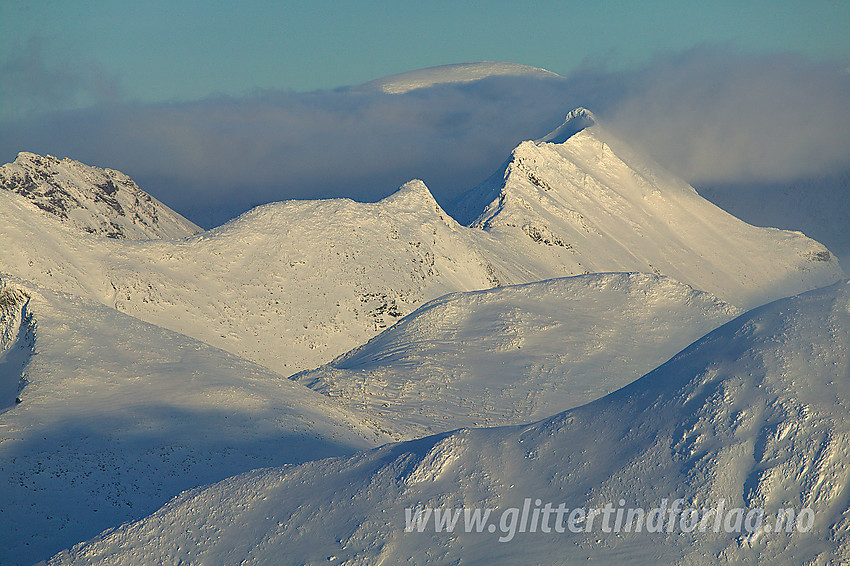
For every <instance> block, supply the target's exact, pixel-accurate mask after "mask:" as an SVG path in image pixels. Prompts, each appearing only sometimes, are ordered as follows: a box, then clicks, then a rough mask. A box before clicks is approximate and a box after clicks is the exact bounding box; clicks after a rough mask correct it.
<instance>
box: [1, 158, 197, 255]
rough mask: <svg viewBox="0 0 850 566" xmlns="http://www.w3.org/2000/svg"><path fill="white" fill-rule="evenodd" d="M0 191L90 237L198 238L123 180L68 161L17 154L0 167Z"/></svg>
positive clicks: (115, 174)
mask: <svg viewBox="0 0 850 566" xmlns="http://www.w3.org/2000/svg"><path fill="white" fill-rule="evenodd" d="M0 188H2V189H6V190H7V191H11V192H13V193H16V194H18V195H20V196H22V197H23V198H25V199H26V200H28V201H29V202H30V203H31V204H32V205H33V206H34V207H37V208H38V209H40V210H41V211H43V212H45V213H47V214H49V215H52V216H53V217H55V218H58V219H61V220H62V221H63V222H66V223H68V224H70V225H72V226H74V227H76V228H78V229H80V230H83V231H85V232H88V233H90V234H100V235H102V236H108V237H110V238H127V239H131V240H144V239H150V238H185V237H186V236H191V235H192V234H197V233H199V232H201V229H200V228H198V227H197V226H195V225H194V224H192V223H191V222H189V221H188V220H186V219H185V218H183V217H182V216H180V215H179V214H177V213H176V212H174V211H173V210H171V209H170V208H168V207H167V206H165V205H164V204H162V203H161V202H159V201H158V200H156V199H155V198H153V197H152V196H150V195H149V194H147V193H146V192H144V191H143V190H141V189H140V188H139V186H138V185H137V184H136V183H134V182H133V180H132V179H130V178H129V177H128V176H127V175H124V174H123V173H121V172H119V171H114V170H112V169H100V168H99V167H91V166H89V165H85V164H83V163H80V162H79V161H74V160H72V159H68V158H65V159H62V160H59V159H57V158H55V157H53V156H51V155H48V156H45V157H42V156H40V155H35V154H34V153H26V152H22V153H20V154H18V158H17V159H16V160H15V161H14V163H7V164H6V165H3V166H1V167H0Z"/></svg>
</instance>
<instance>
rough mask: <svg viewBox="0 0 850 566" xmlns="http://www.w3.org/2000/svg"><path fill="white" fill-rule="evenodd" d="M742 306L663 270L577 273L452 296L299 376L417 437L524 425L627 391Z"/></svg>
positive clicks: (428, 306) (442, 298) (317, 387)
mask: <svg viewBox="0 0 850 566" xmlns="http://www.w3.org/2000/svg"><path fill="white" fill-rule="evenodd" d="M739 313H740V310H739V309H737V308H736V307H733V306H732V305H729V304H728V303H724V302H723V301H721V300H719V299H717V298H716V297H714V296H712V295H710V294H708V293H704V292H701V291H695V290H694V289H692V288H690V287H688V286H686V285H683V284H682V283H679V282H677V281H674V280H672V279H669V278H666V277H659V276H657V275H652V274H645V273H607V274H591V275H578V276H575V277H569V278H561V279H552V280H548V281H542V282H538V283H528V284H525V285H517V286H511V287H502V288H499V289H491V290H487V291H476V292H470V293H456V294H451V295H446V296H444V297H441V298H439V299H436V300H434V301H431V302H429V303H427V304H426V305H424V306H422V307H420V308H419V309H417V310H416V311H415V312H413V313H412V314H410V315H408V316H407V317H405V318H404V319H402V320H401V321H399V322H398V323H397V324H395V325H394V326H392V327H391V328H389V329H387V330H385V331H384V332H383V333H381V334H379V335H378V336H376V337H375V338H373V339H372V340H371V341H369V342H368V343H367V344H365V345H363V346H360V347H359V348H356V349H355V350H353V351H351V352H349V353H347V354H345V355H343V356H341V357H339V358H337V359H336V360H334V361H333V362H332V363H330V364H327V365H325V366H322V367H320V368H318V369H316V370H313V371H306V372H302V373H299V374H296V375H294V376H292V378H291V379H294V380H296V381H298V382H300V383H303V384H304V385H307V386H308V387H310V388H312V389H314V390H316V391H319V392H321V393H324V394H326V395H329V396H331V397H333V398H335V399H338V400H340V401H341V402H342V403H343V404H345V405H346V406H352V407H356V408H358V409H363V410H365V411H367V412H368V413H369V414H374V415H381V416H382V417H384V418H386V419H388V420H391V421H392V422H393V423H394V424H395V425H396V427H397V428H400V429H404V430H411V431H415V432H416V433H417V435H418V436H422V435H423V434H425V433H428V432H431V433H434V432H442V431H446V430H452V429H455V428H460V427H464V426H493V425H504V424H521V423H527V422H531V421H534V420H537V419H540V418H543V417H546V416H549V415H552V414H554V413H558V412H561V411H563V410H565V409H569V408H572V407H576V406H579V405H583V404H585V403H587V402H589V401H592V400H594V399H598V398H599V397H602V396H603V395H605V394H607V393H610V392H612V391H614V390H615V389H619V388H620V387H622V386H623V385H626V384H627V383H629V382H631V381H633V380H634V379H636V378H638V377H640V376H641V375H643V374H644V373H646V372H647V371H649V370H651V369H653V368H655V367H656V366H658V365H659V364H661V363H663V362H665V361H667V359H669V358H670V356H672V355H673V354H675V353H676V352H678V351H679V350H681V349H682V348H684V347H685V346H687V345H688V344H690V343H691V342H692V341H694V340H696V339H697V338H700V337H702V336H703V335H705V334H706V333H708V332H710V331H711V330H714V329H715V328H717V327H718V326H720V325H721V324H723V323H724V322H727V321H728V320H730V319H731V318H733V317H734V316H735V315H737V314H739Z"/></svg>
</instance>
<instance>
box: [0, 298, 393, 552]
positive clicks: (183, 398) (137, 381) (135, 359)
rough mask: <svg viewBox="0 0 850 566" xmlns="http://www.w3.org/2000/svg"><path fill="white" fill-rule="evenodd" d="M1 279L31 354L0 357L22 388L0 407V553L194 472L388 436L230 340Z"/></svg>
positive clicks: (65, 534)
mask: <svg viewBox="0 0 850 566" xmlns="http://www.w3.org/2000/svg"><path fill="white" fill-rule="evenodd" d="M0 285H2V287H0V325H3V326H2V327H3V328H4V329H5V328H6V326H9V327H10V328H12V327H15V328H17V329H19V330H18V331H17V332H14V331H13V332H12V333H11V334H16V333H17V334H19V335H20V334H22V332H21V331H20V329H21V328H29V329H30V331H29V332H28V333H23V336H24V337H27V339H28V346H29V349H28V351H29V350H31V349H32V346H33V341H32V338H33V332H32V329H33V328H36V327H35V325H34V324H33V323H32V321H31V320H30V319H32V318H34V319H35V322H37V328H36V329H35V333H34V337H35V339H34V346H35V352H36V353H35V354H34V355H32V356H28V357H27V358H26V359H18V360H17V361H16V362H15V363H14V364H12V363H9V360H8V354H9V351H8V350H7V351H6V352H5V353H4V354H3V356H2V357H0V381H2V385H3V386H4V389H3V391H4V392H5V384H6V383H7V382H8V383H10V384H11V385H13V386H14V387H15V388H17V387H18V385H19V383H20V381H21V377H22V376H25V381H24V384H25V386H24V387H23V391H22V392H21V393H20V396H21V398H22V400H23V402H22V403H20V404H17V405H15V404H14V403H12V405H13V407H12V408H7V410H5V411H4V412H2V413H0V477H2V478H3V488H2V489H0V510H2V512H0V564H32V563H33V562H35V561H37V560H41V559H45V558H48V557H49V556H50V555H51V554H53V553H55V552H57V551H59V550H60V549H62V548H65V547H67V546H69V545H71V544H74V543H76V542H78V541H79V540H81V539H86V538H89V537H91V536H94V535H96V534H97V533H98V532H100V531H102V530H103V529H105V528H108V527H112V526H115V525H119V524H121V523H122V522H124V521H127V520H131V519H138V518H140V517H144V516H145V515H147V514H149V513H151V512H153V511H155V510H156V509H157V508H159V507H160V506H162V505H163V504H164V503H166V502H167V501H168V500H169V499H170V498H171V497H173V496H175V495H177V494H178V493H180V492H181V491H183V490H186V489H189V488H192V487H195V486H198V485H203V484H206V483H209V482H213V481H218V480H221V479H223V478H225V477H227V476H230V475H233V474H236V473H241V472H245V471H248V470H251V469H255V468H259V467H263V466H270V465H275V466H279V465H282V464H283V463H301V462H304V461H307V460H312V459H316V458H323V457H327V456H332V455H339V454H350V453H352V452H354V451H356V450H360V449H363V448H369V447H372V446H375V445H377V444H381V443H383V442H386V441H387V440H389V437H388V436H386V435H385V434H384V433H383V432H381V427H380V426H379V423H378V421H377V420H376V419H372V418H370V417H367V416H366V415H363V414H360V413H357V412H356V411H350V410H347V409H343V408H340V407H339V406H338V405H337V404H336V403H334V402H332V401H330V400H329V399H327V398H326V397H324V396H322V395H319V394H318V393H314V392H313V391H310V390H309V389H307V388H306V387H303V386H301V385H298V384H295V383H293V382H292V381H290V380H288V379H286V378H285V377H283V376H280V375H277V374H274V373H272V372H270V371H269V370H267V369H264V368H262V367H260V366H257V365H256V364H253V363H250V362H247V361H245V360H242V359H240V358H237V357H236V356H233V355H232V354H228V353H226V352H223V351H221V350H217V349H215V348H212V347H210V346H207V345H206V344H202V343H200V342H197V341H195V340H192V339H190V338H187V337H185V336H181V335H179V334H176V333H174V332H170V331H167V330H164V329H161V328H158V327H155V326H152V325H149V324H146V323H143V322H140V321H138V320H136V319H134V318H131V317H128V316H125V315H123V314H120V313H118V312H116V311H115V310H113V309H109V308H107V307H104V306H102V305H95V304H93V303H90V302H88V301H85V300H83V299H79V298H73V297H70V296H68V295H62V294H58V293H54V292H52V291H47V290H44V289H38V288H36V287H34V286H33V285H32V284H30V283H26V284H18V283H14V282H11V283H8V284H7V283H5V282H0ZM10 297H11V298H12V299H10ZM24 299H26V301H25V300H24ZM6 305H12V308H11V309H6V308H5V307H6ZM23 305H26V308H25V309H24V308H23ZM22 309H23V311H22ZM7 310H9V311H10V313H11V314H12V315H13V316H14V313H15V312H17V313H18V315H17V319H16V320H11V321H9V320H7V318H6V314H7ZM21 312H24V315H25V317H24V319H25V320H24V323H21V320H22V319H21V316H20V313H21ZM6 322H10V323H9V324H8V325H7V324H6ZM3 338H5V333H4V335H3ZM17 342H19V344H18V347H21V346H22V344H20V342H27V340H21V338H18V339H17ZM11 344H14V342H12V343H11ZM23 353H24V352H23V351H22V354H23ZM21 358H22V356H21ZM11 395H14V393H11ZM11 399H12V400H14V396H12V397H11ZM3 401H4V406H3V407H0V409H2V408H5V405H8V404H9V403H7V402H6V401H7V399H6V398H3Z"/></svg>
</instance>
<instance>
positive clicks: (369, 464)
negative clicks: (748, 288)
mask: <svg viewBox="0 0 850 566" xmlns="http://www.w3.org/2000/svg"><path fill="white" fill-rule="evenodd" d="M848 446H850V283H840V284H836V285H833V286H831V287H828V288H825V289H820V290H817V291H812V292H809V293H805V294H802V295H800V296H796V297H793V298H789V299H784V300H780V301H777V302H775V303H772V304H769V305H767V306H764V307H762V308H758V309H756V310H754V311H751V312H749V313H747V314H745V315H742V316H741V317H739V318H738V319H736V320H734V321H732V322H730V323H728V324H726V325H724V326H722V327H720V328H719V329H717V330H715V331H714V332H712V333H711V334H709V335H707V336H706V337H704V338H703V339H701V340H699V341H697V342H696V343H695V344H693V345H692V346H690V347H689V348H687V349H685V350H684V351H682V352H681V353H680V354H678V355H677V356H675V357H674V358H673V359H672V360H670V361H669V362H668V363H666V364H664V365H662V366H660V367H659V368H657V369H656V370H654V371H652V372H650V373H649V374H647V375H646V376H644V377H643V378H641V379H639V380H638V381H636V382H634V383H632V384H631V385H628V386H627V387H625V388H623V389H621V390H619V391H617V392H615V393H612V394H610V395H608V396H606V397H604V398H602V399H600V400H598V401H596V402H594V403H591V404H589V405H585V406H583V407H579V408H576V409H573V410H571V411H567V412H565V413H561V414H558V415H556V416H554V417H551V418H548V419H546V420H543V421H540V422H538V423H536V424H533V425H528V426H518V427H509V428H491V429H477V430H470V429H462V430H460V431H456V432H452V433H446V434H441V435H437V436H432V437H427V438H423V439H420V440H416V441H412V442H405V443H400V444H393V445H388V446H384V447H382V448H379V449H377V450H374V451H370V452H366V453H364V454H360V455H357V456H354V457H350V458H336V459H329V460H324V461H320V462H310V463H307V464H304V465H302V466H299V467H295V468H278V469H270V470H259V471H255V472H251V473H248V474H244V475H242V476H238V477H234V478H231V479H229V480H227V481H225V482H221V483H219V484H216V485H214V486H211V487H209V488H206V489H197V490H193V491H190V492H187V493H185V494H183V495H182V496H181V497H179V498H177V499H175V500H174V501H172V502H170V503H169V504H168V505H166V506H165V507H164V508H162V509H161V510H159V511H158V512H156V513H155V514H153V515H151V516H150V517H148V518H146V519H144V520H141V521H138V522H135V523H132V524H128V525H124V526H122V527H120V528H118V529H117V530H114V531H109V532H105V533H104V534H102V535H101V536H99V537H97V538H95V539H93V540H91V541H90V542H88V543H85V544H83V545H80V546H78V547H76V548H74V549H73V550H71V551H66V552H63V553H61V554H60V555H59V556H57V557H55V559H54V560H53V561H52V563H53V564H97V563H118V562H120V561H125V562H136V563H144V562H151V561H161V562H168V563H184V564H201V563H205V564H213V563H229V562H233V561H235V560H237V559H238V560H239V561H240V562H241V563H242V564H268V563H275V564H306V563H325V562H328V561H331V562H333V563H341V564H349V565H354V564H364V565H365V564H379V563H383V564H401V563H416V564H425V563H440V564H447V563H467V562H468V563H522V564H533V563H543V564H554V563H574V562H575V563H577V562H582V563H585V562H586V561H587V560H589V559H593V560H596V561H600V562H602V563H619V564H653V565H654V564H674V563H675V564H693V565H696V564H706V565H709V564H718V563H747V564H756V563H758V564H839V563H845V562H846V561H848V560H850V537H848V521H850V509H848V488H849V487H850V448H848ZM680 497H681V498H683V499H685V505H686V506H690V505H693V506H695V507H710V506H713V505H714V504H715V503H716V502H717V501H718V500H720V499H723V500H725V506H726V508H727V509H728V508H732V507H743V508H748V509H753V508H763V509H764V511H765V513H766V515H765V517H766V518H767V519H768V522H766V523H765V525H767V526H769V528H762V529H759V530H757V531H755V532H752V533H742V534H739V533H737V532H733V533H726V532H722V529H721V532H718V533H714V532H712V531H711V530H709V532H707V533H700V532H697V533H695V534H693V533H687V532H682V531H681V530H679V529H678V528H676V529H674V530H673V532H671V533H668V532H666V530H664V531H662V532H653V533H648V532H646V531H643V532H640V533H635V532H632V533H626V532H619V533H606V532H604V531H602V529H601V528H599V527H598V526H597V527H596V528H592V529H591V531H590V532H580V533H576V534H574V533H571V532H570V531H569V530H567V531H566V532H564V533H557V532H555V531H554V530H553V531H552V532H549V533H544V532H540V531H539V530H538V532H535V533H530V532H529V533H519V534H516V537H515V538H514V539H513V540H512V541H511V542H505V543H499V542H498V539H499V537H500V536H501V531H499V530H495V532H489V531H488V530H486V529H485V530H484V532H480V533H475V532H471V533H465V532H460V531H462V529H456V531H455V532H454V533H451V534H449V533H446V532H440V533H435V532H434V530H433V528H431V529H426V530H425V531H424V532H421V533H418V532H413V533H405V532H404V526H405V513H404V509H405V508H406V507H420V508H422V507H451V508H459V507H469V508H472V507H476V506H486V507H490V508H494V509H496V512H497V513H499V512H501V511H503V510H504V509H505V508H507V507H517V508H521V507H522V506H523V500H524V499H525V498H531V499H533V500H536V499H540V500H541V501H542V502H551V503H553V506H557V505H558V504H559V503H565V504H566V505H567V506H568V508H575V507H585V508H592V507H603V506H604V505H605V504H606V503H612V504H613V505H614V506H618V505H621V504H620V503H619V500H620V499H622V500H623V501H624V503H623V505H625V506H627V507H633V506H637V507H644V508H645V509H651V508H653V507H656V506H659V505H661V502H662V500H663V499H667V500H668V501H672V500H673V499H676V498H680ZM807 507H808V508H811V509H812V510H813V511H814V522H813V524H812V529H811V530H810V531H808V532H792V533H786V532H784V531H783V532H774V530H773V529H772V527H773V524H772V523H770V522H769V519H770V518H771V517H772V516H773V514H775V513H776V512H777V510H778V509H780V508H794V509H796V510H798V511H800V510H802V509H803V508H807ZM496 516H497V517H498V514H497V515H496ZM497 521H498V519H495V520H494V523H495V522H497ZM491 524H492V523H491ZM609 524H610V523H609ZM597 525H598V523H597ZM494 526H497V525H494ZM497 529H498V526H497Z"/></svg>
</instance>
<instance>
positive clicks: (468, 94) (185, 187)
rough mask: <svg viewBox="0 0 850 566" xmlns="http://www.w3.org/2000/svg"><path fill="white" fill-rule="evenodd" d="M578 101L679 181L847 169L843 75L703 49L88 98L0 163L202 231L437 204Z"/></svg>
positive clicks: (20, 139) (11, 130)
mask: <svg viewBox="0 0 850 566" xmlns="http://www.w3.org/2000/svg"><path fill="white" fill-rule="evenodd" d="M0 69H2V72H3V73H6V72H7V71H6V67H5V66H3V67H0ZM4 81H5V77H0V84H2V83H4ZM579 105H581V106H585V107H587V108H589V109H591V110H593V111H594V112H595V113H596V114H597V115H598V116H599V117H600V119H602V120H604V121H605V122H606V123H607V125H608V126H610V127H611V128H612V129H614V130H616V131H617V132H618V133H619V134H620V135H621V136H623V137H624V138H626V140H627V141H630V142H632V143H634V144H635V145H637V146H638V147H640V148H642V149H643V150H644V151H645V152H647V153H649V154H650V155H652V156H654V157H655V158H656V159H658V160H659V161H661V162H662V163H663V164H664V165H666V166H667V167H668V168H670V169H671V170H673V171H674V172H676V173H678V174H679V175H681V176H683V177H684V178H685V179H687V180H689V181H691V182H692V183H715V182H723V183H727V182H737V181H759V182H763V181H770V180H783V179H792V178H797V177H800V176H806V175H812V174H825V173H829V172H835V171H840V170H846V169H850V152H848V151H847V147H850V74H848V73H847V71H846V64H844V65H842V64H839V63H834V64H831V63H822V62H820V63H816V62H812V61H810V60H806V59H803V58H800V57H797V56H792V55H744V54H740V53H736V52H734V51H731V50H728V49H716V48H713V49H709V48H705V49H698V50H694V51H690V52H687V53H684V54H675V55H669V56H662V57H658V58H657V59H656V60H655V61H653V62H652V63H651V64H649V65H647V66H646V67H645V68H642V69H639V70H633V71H628V72H608V71H605V70H601V69H592V68H587V69H583V70H581V71H578V72H576V73H574V74H573V75H571V76H569V77H566V78H548V79H544V78H534V77H491V78H487V79H483V80H481V81H477V82H474V83H467V84H454V85H452V84H449V85H439V86H435V87H432V88H427V89H421V90H416V91H412V92H409V93H406V94H384V93H381V92H369V91H364V90H362V89H337V90H333V91H320V92H313V93H290V92H280V91H262V92H254V93H251V94H250V95H246V96H243V97H238V98H235V97H220V98H210V99H206V100H201V101H194V102H184V103H173V104H138V103H116V102H112V103H99V104H96V105H94V106H92V107H89V108H87V109H84V110H72V111H64V112H54V113H49V114H41V115H38V116H33V117H29V118H24V119H19V120H16V121H9V120H7V121H5V122H2V123H0V161H4V162H5V161H11V160H12V159H14V157H15V155H16V154H17V152H18V151H24V150H26V151H34V152H37V153H50V154H52V155H56V156H60V157H63V156H68V157H72V158H74V159H78V160H80V161H83V162H86V163H90V164H94V165H100V166H104V167H111V168H115V169H120V170H122V171H124V172H125V173H127V174H129V175H131V176H132V177H133V178H134V179H135V180H136V181H137V182H139V184H140V185H141V186H142V187H143V188H144V189H146V190H147V191H149V192H150V193H152V194H153V195H154V196H156V197H157V198H159V199H161V200H163V201H164V202H166V203H168V204H169V205H171V206H172V207H174V208H175V209H177V210H178V211H180V212H182V213H184V214H186V215H187V216H189V217H190V218H191V219H192V220H194V221H195V222H197V223H199V224H201V225H203V226H208V227H209V226H212V225H215V224H219V223H221V222H224V221H225V220H227V219H229V218H232V217H233V216H235V215H236V214H238V213H241V212H243V211H244V210H247V209H248V208H250V207H251V206H255V205H257V204H261V203H265V202H270V201H276V200H283V199H288V198H324V197H338V196H347V197H351V198H354V199H357V200H377V199H379V198H381V197H383V196H385V195H387V194H389V193H391V192H393V191H394V190H395V189H396V188H397V187H398V186H399V185H401V184H402V183H404V182H406V181H408V180H410V179H411V178H414V177H417V178H421V179H423V180H424V181H425V182H426V183H427V184H428V186H429V187H430V188H431V190H432V191H433V192H434V194H435V196H436V197H437V198H438V200H441V201H442V202H447V201H449V200H451V198H452V197H453V196H454V195H456V194H458V193H459V192H461V191H462V190H465V189H466V188H469V187H470V186H473V185H475V184H476V183H477V182H479V181H481V180H482V179H484V178H485V177H486V176H488V175H489V174H490V173H492V172H493V171H494V170H495V169H496V168H497V167H498V166H499V165H500V164H501V162H502V161H503V160H504V159H505V158H506V157H507V155H508V153H509V152H510V150H511V149H512V148H513V147H514V146H515V145H516V144H517V143H518V142H519V141H521V140H524V139H534V138H538V137H541V136H543V135H544V134H546V133H547V132H548V131H550V130H551V129H554V128H555V127H556V126H558V125H559V124H560V122H561V120H562V119H563V117H564V115H565V114H566V113H567V112H568V111H569V110H571V109H572V108H574V107H575V106H579Z"/></svg>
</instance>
